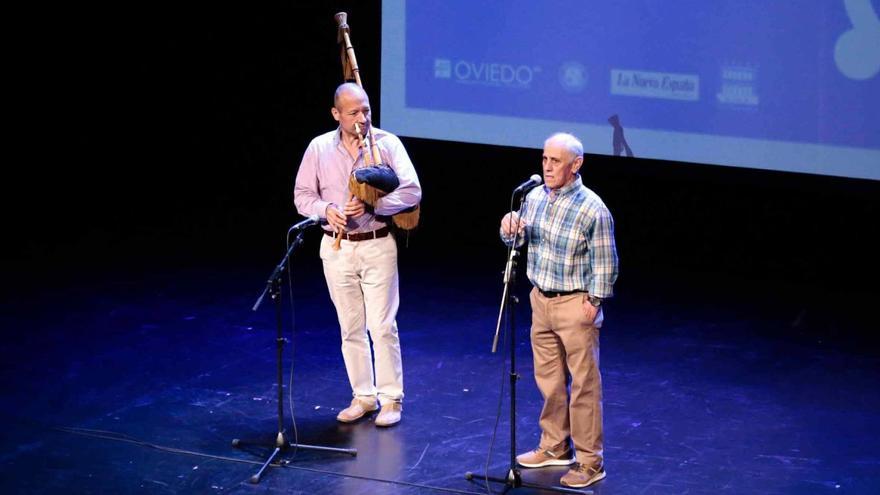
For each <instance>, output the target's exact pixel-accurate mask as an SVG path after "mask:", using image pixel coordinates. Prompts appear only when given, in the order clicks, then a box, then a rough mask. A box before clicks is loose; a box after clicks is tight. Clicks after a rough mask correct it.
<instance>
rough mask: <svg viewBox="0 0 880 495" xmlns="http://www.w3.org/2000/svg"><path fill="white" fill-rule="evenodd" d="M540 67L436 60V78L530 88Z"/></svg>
mask: <svg viewBox="0 0 880 495" xmlns="http://www.w3.org/2000/svg"><path fill="white" fill-rule="evenodd" d="M540 71H541V68H540V67H535V66H529V65H513V64H505V63H495V62H474V61H470V60H456V61H455V62H453V61H452V60H450V59H446V58H435V59H434V78H435V79H452V80H454V81H456V82H460V83H466V84H481V85H485V86H504V87H511V88H528V87H530V86H531V85H532V81H533V80H534V79H535V73H537V72H540Z"/></svg>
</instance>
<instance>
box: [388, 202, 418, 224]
mask: <svg viewBox="0 0 880 495" xmlns="http://www.w3.org/2000/svg"><path fill="white" fill-rule="evenodd" d="M419 209H420V208H419V206H418V205H416V206H413V207H412V208H409V209H406V210H403V211H401V212H400V213H396V214H395V215H394V216H393V217H391V220H393V221H394V225H396V226H397V228H400V229H403V230H412V229H414V228H416V227H418V226H419Z"/></svg>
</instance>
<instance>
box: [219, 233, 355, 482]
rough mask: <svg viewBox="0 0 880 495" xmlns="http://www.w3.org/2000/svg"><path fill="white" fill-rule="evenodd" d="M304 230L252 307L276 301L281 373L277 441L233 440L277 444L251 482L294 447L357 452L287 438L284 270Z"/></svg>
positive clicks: (286, 461)
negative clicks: (283, 357) (284, 363)
mask: <svg viewBox="0 0 880 495" xmlns="http://www.w3.org/2000/svg"><path fill="white" fill-rule="evenodd" d="M302 237H303V231H302V230H300V231H299V233H297V235H296V239H295V240H294V241H293V243H292V244H291V245H290V247H289V248H288V250H287V253H286V254H285V255H284V257H283V258H281V262H280V263H278V266H276V267H275V269H274V270H273V271H272V274H271V275H269V280H268V281H267V282H266V288H265V289H263V293H262V294H260V297H259V298H257V302H256V303H255V304H254V307H253V308H252V310H253V311H256V310H257V309H258V308H259V307H260V304H262V303H263V299H264V298H265V297H266V295H268V296H269V297H270V298H271V299H272V300H273V301H275V326H276V330H277V336H276V338H275V347H276V355H277V373H278V387H277V388H278V433H277V434H276V436H275V441H274V442H271V441H269V442H266V441H252V440H241V439H238V438H234V439H233V440H232V446H233V447H242V446H244V445H259V446H263V447H274V450H273V451H272V453H271V454H270V455H269V458H268V459H266V462H264V463H263V465H262V466H260V470H259V471H257V473H256V474H254V475H253V476H251V477H250V482H251V483H254V484H256V483H259V482H260V479H261V478H262V477H263V473H264V472H265V471H266V468H268V467H269V465H270V464H272V462H273V461H275V458H276V457H278V455H279V454H280V453H281V452H282V451H287V450H290V449H306V450H320V451H324V452H339V453H343V454H349V455H351V456H356V455H357V449H339V448H334V447H322V446H318V445H305V444H297V443H290V442H289V441H288V439H287V434H286V432H285V430H284V392H283V389H284V375H283V373H282V359H281V357H282V351H283V349H284V344H285V343H286V342H288V340H287V339H285V338H284V336H283V335H282V326H283V325H282V324H281V274H282V273H284V269H285V268H286V266H287V262H288V260H289V259H290V255H291V254H293V252H294V251H295V250H296V248H298V247H299V246H300V245H301V244H302V243H303V238H302ZM287 464H290V460H289V459H284V460H280V459H279V460H278V461H277V462H276V463H275V465H277V466H281V465H287Z"/></svg>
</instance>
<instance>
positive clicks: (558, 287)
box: [502, 174, 617, 298]
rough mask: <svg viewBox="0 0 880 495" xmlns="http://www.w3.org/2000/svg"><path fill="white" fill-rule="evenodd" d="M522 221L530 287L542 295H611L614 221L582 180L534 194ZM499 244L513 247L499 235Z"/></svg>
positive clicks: (614, 271)
mask: <svg viewBox="0 0 880 495" xmlns="http://www.w3.org/2000/svg"><path fill="white" fill-rule="evenodd" d="M520 215H521V216H522V219H523V220H524V221H525V222H526V224H527V227H526V232H525V239H523V240H522V242H521V243H519V244H520V245H522V243H525V242H526V241H528V242H529V257H528V269H527V272H526V274H527V275H528V278H529V280H530V281H531V282H532V285H534V286H535V287H538V288H539V289H541V290H545V291H558V292H563V291H573V290H585V291H587V292H589V293H590V294H591V295H594V296H596V297H601V298H607V297H611V296H612V295H613V294H614V291H613V288H612V287H613V285H614V282H615V280H617V249H616V248H615V246H614V219H613V218H612V217H611V212H609V211H608V208H607V207H606V206H605V203H603V202H602V199H601V198H599V196H597V195H596V193H594V192H593V191H591V190H589V189H588V188H587V187H586V186H584V183H583V181H582V180H581V176H580V174H578V175H577V176H576V177H575V179H574V181H572V182H571V183H570V184H567V185H565V186H563V187H562V188H560V189H559V190H557V191H551V190H550V189H548V188H547V187H546V186H543V187H537V188H535V189H533V190H532V191H531V192H530V193H529V194H528V196H526V201H525V204H524V205H523V207H522V211H521V212H520ZM502 240H504V241H505V243H506V244H508V245H510V243H511V242H513V238H505V237H504V235H503V234H502Z"/></svg>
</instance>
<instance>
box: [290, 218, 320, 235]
mask: <svg viewBox="0 0 880 495" xmlns="http://www.w3.org/2000/svg"><path fill="white" fill-rule="evenodd" d="M319 223H321V218H320V217H319V216H318V215H312V216H310V217H309V218H306V219H305V220H303V221H302V222H300V223H298V224H296V225H294V226H293V227H291V228H290V230H289V232H292V231H294V230H305V229H307V228H309V227H311V226H312V225H318V224H319Z"/></svg>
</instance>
